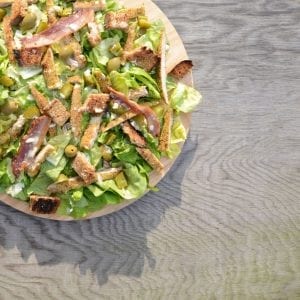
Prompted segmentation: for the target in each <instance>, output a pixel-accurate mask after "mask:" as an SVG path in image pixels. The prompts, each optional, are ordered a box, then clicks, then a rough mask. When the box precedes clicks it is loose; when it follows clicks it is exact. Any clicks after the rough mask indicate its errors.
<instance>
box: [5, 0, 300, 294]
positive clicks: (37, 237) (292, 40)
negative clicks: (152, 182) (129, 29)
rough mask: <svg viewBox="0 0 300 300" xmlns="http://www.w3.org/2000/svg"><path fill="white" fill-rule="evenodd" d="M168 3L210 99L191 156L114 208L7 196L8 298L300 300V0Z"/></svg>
mask: <svg viewBox="0 0 300 300" xmlns="http://www.w3.org/2000/svg"><path fill="white" fill-rule="evenodd" d="M156 3H157V4H158V5H159V6H160V7H161V8H162V10H163V11H164V12H165V13H166V14H167V16H168V17H169V18H170V20H171V21H172V23H173V24H174V25H175V27H176V29H177V30H178V32H179V34H180V36H181V37H182V38H183V40H184V42H185V45H186V48H187V50H188V53H189V56H190V58H191V59H192V60H193V62H194V64H195V68H194V79H195V85H196V87H198V88H200V89H201V90H202V94H203V96H204V102H203V104H202V105H201V106H200V107H199V108H198V109H197V111H196V113H194V114H193V117H192V124H191V131H190V135H189V139H188V142H187V143H186V144H185V146H184V147H183V152H182V155H181V156H180V157H179V158H178V160H177V161H176V162H175V165H174V166H173V168H172V170H171V172H169V173H168V174H167V175H166V177H165V178H164V179H163V180H162V181H161V182H160V183H159V185H158V186H159V188H160V192H159V193H149V194H147V195H146V196H145V197H144V198H143V199H141V200H140V201H137V202H136V203H134V204H132V205H130V206H129V207H127V208H124V209H122V210H121V211H119V212H117V213H114V214H111V215H108V216H104V217H101V218H95V219H93V220H87V221H83V222H56V221H50V220H44V219H39V218H32V217H31V216H28V215H25V214H23V213H20V212H18V211H16V210H14V209H13V208H10V207H8V206H6V205H4V204H0V298H1V300H2V299H3V300H11V299H25V300H27V299H33V300H35V299H47V300H48V299H49V300H52V299H55V300H56V299H72V300H73V299H75V300H77V299H78V300H81V299H93V300H94V299H101V300H102V299H113V300H114V299H124V300H127V299H128V300H132V299H138V300H140V299H143V300H144V299H146V300H148V299H150V300H158V299H159V300H160V299H163V300H165V299H167V300H168V299H172V300H173V299H176V300H177V299H178V300H186V299H187V300H190V299H192V300H194V299H195V300H202V299H203V300H207V299H222V300H223V299H225V300H227V299H228V300H231V299H233V300H240V299H242V300H244V299H245V300H253V299H254V300H261V299H265V300H287V299H290V300H298V299H299V298H300V287H299V282H300V278H299V274H300V263H299V261H300V257H299V253H300V250H299V241H300V236H299V234H300V233H299V232H300V219H299V215H300V203H299V199H300V173H299V170H300V165H299V162H300V131H299V128H300V118H299V115H300V106H299V95H300V82H299V81H300V69H299V65H300V61H299V60H300V56H299V49H300V45H299V41H300V39H299V36H300V24H299V23H300V17H299V14H300V3H299V1H294V0H287V1H274V0H263V1H262V0H254V1H246V0H233V1H226V0H218V1H214V0H212V1H202V0H188V1H186V2H184V5H183V4H182V3H183V2H182V1H179V0H168V1H162V0H160V1H157V2H156Z"/></svg>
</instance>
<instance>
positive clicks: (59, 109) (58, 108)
mask: <svg viewBox="0 0 300 300" xmlns="http://www.w3.org/2000/svg"><path fill="white" fill-rule="evenodd" d="M45 112H46V114H47V115H48V116H49V117H51V119H52V120H53V122H54V123H55V124H57V125H58V126H63V125H64V124H65V123H66V122H67V121H68V120H69V118H70V113H69V112H68V111H67V109H66V108H65V106H64V105H63V104H62V103H61V102H60V101H59V100H58V99H54V100H52V101H51V102H50V103H49V104H48V105H47V107H46V108H45Z"/></svg>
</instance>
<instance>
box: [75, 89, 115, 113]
mask: <svg viewBox="0 0 300 300" xmlns="http://www.w3.org/2000/svg"><path fill="white" fill-rule="evenodd" d="M109 99H110V98H109V94H91V95H89V96H88V97H87V99H86V101H85V103H84V105H83V107H82V108H81V110H82V111H85V112H89V113H94V114H99V113H102V112H103V111H104V110H105V108H106V105H107V103H108V101H109Z"/></svg>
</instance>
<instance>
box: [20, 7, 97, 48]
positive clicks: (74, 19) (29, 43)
mask: <svg viewBox="0 0 300 300" xmlns="http://www.w3.org/2000/svg"><path fill="white" fill-rule="evenodd" d="M93 20H94V10H93V9H80V10H78V11H77V12H75V13H74V14H72V15H71V16H69V17H66V18H61V19H60V20H59V21H57V22H56V23H55V24H53V25H52V26H51V27H50V28H48V29H46V30H44V31H42V32H41V33H38V34H35V35H33V36H32V37H26V38H23V39H22V40H21V42H22V44H23V47H24V48H35V47H42V46H48V45H51V44H54V43H56V42H58V41H59V40H61V39H62V38H64V37H65V36H68V35H70V34H72V33H74V32H76V31H78V30H79V29H81V28H82V27H84V26H85V25H86V24H87V23H89V22H92V21H93Z"/></svg>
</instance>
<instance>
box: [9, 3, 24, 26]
mask: <svg viewBox="0 0 300 300" xmlns="http://www.w3.org/2000/svg"><path fill="white" fill-rule="evenodd" d="M27 7H28V4H27V0H15V1H14V2H13V3H12V5H11V14H10V23H11V25H18V24H19V23H20V22H21V21H22V19H23V18H24V16H25V14H26V11H27Z"/></svg>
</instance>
